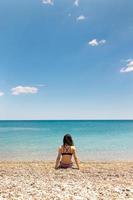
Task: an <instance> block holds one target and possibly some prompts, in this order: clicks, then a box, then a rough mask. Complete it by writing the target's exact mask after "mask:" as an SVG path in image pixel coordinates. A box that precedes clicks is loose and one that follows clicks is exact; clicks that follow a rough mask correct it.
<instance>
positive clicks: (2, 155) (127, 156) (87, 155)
mask: <svg viewBox="0 0 133 200" xmlns="http://www.w3.org/2000/svg"><path fill="white" fill-rule="evenodd" d="M66 133H70V134H72V136H73V139H74V142H75V146H76V147H77V151H78V155H79V158H80V159H81V160H103V161H104V160H133V121H115V120H114V121H113V120H110V121H106V120H92V121H91V120H78V121H77V120H72V121H71V120H70V121H69V120H68V121H65V120H57V121H56V120H54V121H0V160H54V159H55V157H56V154H57V148H58V146H60V145H61V144H62V138H63V135H64V134H66Z"/></svg>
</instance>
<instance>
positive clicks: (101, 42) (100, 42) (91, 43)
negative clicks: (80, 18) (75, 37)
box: [88, 39, 106, 47]
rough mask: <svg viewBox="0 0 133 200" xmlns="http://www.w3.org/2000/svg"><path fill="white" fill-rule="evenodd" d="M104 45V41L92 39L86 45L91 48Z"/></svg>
mask: <svg viewBox="0 0 133 200" xmlns="http://www.w3.org/2000/svg"><path fill="white" fill-rule="evenodd" d="M105 43H106V40H99V41H98V40H97V39H93V40H91V41H89V42H88V45H90V46H92V47H95V46H98V45H100V44H105Z"/></svg>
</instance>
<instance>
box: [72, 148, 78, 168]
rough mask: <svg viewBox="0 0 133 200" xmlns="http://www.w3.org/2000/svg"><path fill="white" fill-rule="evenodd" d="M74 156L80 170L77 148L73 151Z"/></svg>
mask: <svg viewBox="0 0 133 200" xmlns="http://www.w3.org/2000/svg"><path fill="white" fill-rule="evenodd" d="M73 156H74V160H75V163H76V165H77V168H78V169H79V160H78V157H77V153H76V148H74V150H73Z"/></svg>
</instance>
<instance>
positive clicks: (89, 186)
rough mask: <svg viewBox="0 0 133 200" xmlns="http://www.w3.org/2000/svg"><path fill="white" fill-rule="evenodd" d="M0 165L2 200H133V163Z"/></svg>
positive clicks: (8, 163) (21, 163) (19, 163)
mask: <svg viewBox="0 0 133 200" xmlns="http://www.w3.org/2000/svg"><path fill="white" fill-rule="evenodd" d="M80 166H81V169H80V170H77V169H67V170H63V169H62V170H55V169H54V162H44V161H38V162H37V161H36V162H0V200H5V199H7V200H8V199H9V200H17V199H19V200H22V199H23V200H97V199H98V200H99V199H100V200H104V199H106V200H114V199H118V200H121V199H122V200H125V199H130V200H133V162H84V163H83V162H82V163H81V164H80Z"/></svg>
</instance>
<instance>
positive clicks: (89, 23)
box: [0, 0, 133, 119]
mask: <svg viewBox="0 0 133 200" xmlns="http://www.w3.org/2000/svg"><path fill="white" fill-rule="evenodd" d="M132 8H133V1H132V0H117V1H115V0H108V1H107V0H79V1H78V0H76V1H75V0H54V1H52V0H43V1H39V0H28V1H27V0H23V1H18V0H0V119H133V106H132V104H133V12H132Z"/></svg>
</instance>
